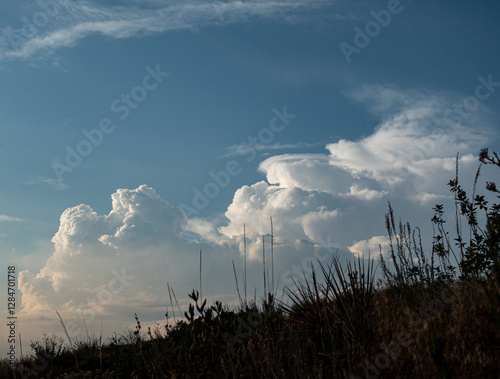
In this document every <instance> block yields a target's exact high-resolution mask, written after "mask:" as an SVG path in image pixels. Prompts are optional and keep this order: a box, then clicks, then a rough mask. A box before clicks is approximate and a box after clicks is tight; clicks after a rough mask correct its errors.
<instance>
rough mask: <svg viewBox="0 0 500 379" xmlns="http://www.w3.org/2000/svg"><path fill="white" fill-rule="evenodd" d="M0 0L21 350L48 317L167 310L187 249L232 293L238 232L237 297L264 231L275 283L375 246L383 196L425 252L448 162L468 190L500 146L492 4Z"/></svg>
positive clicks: (9, 250)
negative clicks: (414, 229) (417, 234)
mask: <svg viewBox="0 0 500 379" xmlns="http://www.w3.org/2000/svg"><path fill="white" fill-rule="evenodd" d="M1 7H2V12H0V83H1V86H0V159H1V162H2V166H1V170H0V251H1V256H0V263H1V267H2V275H1V280H2V283H5V286H4V284H2V288H7V270H8V267H9V266H15V275H16V276H17V280H18V283H17V286H18V287H17V292H16V295H15V296H16V309H15V313H16V317H17V319H16V333H21V334H22V339H23V341H25V342H24V344H25V346H26V345H27V344H28V343H27V342H26V341H29V340H33V341H35V340H40V339H41V336H42V333H47V334H52V333H54V334H58V335H61V336H64V334H63V331H62V330H61V325H60V323H59V319H58V317H57V314H56V312H55V311H56V310H57V311H58V312H59V313H60V314H61V317H62V318H63V319H64V321H65V322H66V324H67V326H68V329H69V331H70V334H71V337H73V338H74V339H75V340H77V339H83V338H84V337H85V336H86V333H85V326H86V327H87V328H88V330H89V331H92V332H94V333H96V334H97V335H99V334H100V333H101V329H102V333H103V335H104V336H109V335H111V334H112V333H113V332H117V333H119V334H120V333H122V332H124V331H125V330H126V329H127V328H130V329H133V328H134V325H135V320H134V313H137V315H138V316H139V318H140V320H141V322H142V323H143V324H149V325H153V324H155V323H162V322H164V321H165V310H166V309H167V308H168V309H169V314H170V317H171V318H172V317H173V316H174V313H173V312H172V309H171V308H170V299H169V292H168V288H169V287H171V288H173V290H174V291H175V294H176V297H177V299H178V300H179V305H180V308H181V309H182V311H184V310H185V309H187V305H188V303H189V299H188V298H187V294H188V293H189V292H191V290H192V289H199V287H200V283H199V267H200V250H202V251H203V255H202V292H203V296H204V297H207V298H208V299H209V303H210V301H214V300H221V301H224V302H226V303H228V304H237V303H238V293H237V288H236V287H237V285H236V283H235V278H234V273H233V262H234V265H235V268H236V273H237V275H238V278H239V280H238V281H239V289H240V292H241V293H242V294H243V287H242V277H243V261H244V260H243V254H244V238H243V234H244V229H245V232H246V245H247V254H248V266H247V277H248V284H247V286H248V296H249V297H250V296H254V294H257V296H261V295H262V294H263V292H264V289H263V283H262V282H263V280H262V276H263V275H262V271H263V268H262V265H263V263H262V250H263V249H262V236H263V235H264V246H265V251H266V265H267V266H266V267H267V270H268V271H269V275H268V278H272V277H273V275H272V272H271V271H270V267H271V264H274V287H275V290H276V292H277V293H280V291H282V289H283V287H284V286H289V287H290V286H293V279H298V278H300V277H302V276H303V274H304V272H306V271H307V270H308V268H309V267H310V265H311V262H312V261H320V262H323V263H328V262H329V261H331V257H332V256H333V255H337V256H339V257H340V258H341V260H342V261H343V262H346V261H349V260H352V259H354V258H356V257H366V258H367V259H376V258H377V255H378V254H379V245H381V246H382V247H383V251H385V250H384V249H386V246H387V237H386V231H385V225H384V215H385V214H386V213H387V211H388V202H390V203H391V204H392V206H393V208H394V210H395V213H396V215H397V217H398V218H401V220H403V221H410V223H411V224H412V225H413V226H418V227H420V228H421V230H422V234H423V236H424V240H425V241H426V243H427V245H426V248H427V250H429V248H430V241H431V239H432V225H431V223H430V219H431V217H432V215H433V211H432V208H433V207H434V206H435V204H444V205H445V211H448V212H449V214H453V212H454V208H453V199H452V197H451V196H450V195H451V194H450V192H449V188H448V186H447V183H448V181H449V180H450V179H453V178H454V177H455V168H456V157H457V154H459V168H460V171H459V172H460V174H459V175H460V179H461V180H462V182H463V184H464V186H465V187H466V188H470V184H471V183H472V182H473V178H474V174H475V172H476V170H477V168H478V164H479V162H478V159H477V157H478V154H479V152H480V150H481V148H485V147H487V148H489V149H490V150H491V151H495V150H496V151H500V149H499V139H498V132H499V130H500V128H499V120H500V119H499V107H498V104H499V102H500V52H499V50H498V48H497V46H498V41H499V37H500V27H499V26H498V20H497V17H496V16H497V15H498V14H499V11H500V5H499V4H498V2H495V1H482V2H480V3H477V2H476V3H473V2H469V1H440V2H432V1H425V0H422V1H419V0H401V1H397V0H390V1H371V2H365V1H344V0H337V1H335V0H330V1H322V0H318V1H315V0H311V1H302V0H282V1H259V0H254V1H231V0H227V1H194V0H186V1H173V0H172V1H160V0H149V1H136V0H123V1H101V2H97V1H69V0H44V1H25V0H18V1H9V2H5V4H2V5H1ZM495 175H496V176H497V177H498V173H497V172H495V171H494V170H491V169H489V168H488V167H485V168H484V169H483V171H482V176H481V178H480V181H479V187H480V188H484V181H486V180H489V181H492V180H494V178H495ZM484 192H485V191H484ZM271 218H272V222H273V236H274V246H273V247H274V251H273V252H274V256H273V257H274V262H271V257H270V250H271ZM448 225H452V220H451V219H450V222H449V224H448ZM368 253H370V258H368ZM271 280H272V279H270V281H271ZM1 300H2V304H3V305H2V307H3V311H2V313H3V314H4V315H5V316H4V317H5V320H7V306H6V304H7V298H6V291H2V297H1ZM176 308H177V307H176ZM176 317H177V318H179V317H180V314H179V312H178V311H177V312H176ZM83 320H85V323H84V322H83ZM8 333H9V331H8V330H7V328H5V327H4V328H2V330H1V331H0V338H1V340H2V343H1V344H0V345H1V346H2V347H1V349H2V350H0V354H5V353H7V349H8V347H9V346H8V345H9V344H8V343H7V342H6V341H7V334H8ZM18 354H19V353H18Z"/></svg>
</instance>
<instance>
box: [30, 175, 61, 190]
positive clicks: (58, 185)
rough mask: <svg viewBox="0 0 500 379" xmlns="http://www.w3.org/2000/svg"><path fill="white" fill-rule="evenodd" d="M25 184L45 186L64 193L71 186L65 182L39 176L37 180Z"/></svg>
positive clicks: (33, 179)
mask: <svg viewBox="0 0 500 379" xmlns="http://www.w3.org/2000/svg"><path fill="white" fill-rule="evenodd" d="M25 184H45V185H47V186H49V187H51V188H53V189H55V190H58V191H62V190H65V189H68V188H69V186H68V185H66V184H64V183H63V182H61V181H59V180H56V179H53V178H47V177H45V176H37V177H35V178H32V179H30V180H28V181H26V183H25Z"/></svg>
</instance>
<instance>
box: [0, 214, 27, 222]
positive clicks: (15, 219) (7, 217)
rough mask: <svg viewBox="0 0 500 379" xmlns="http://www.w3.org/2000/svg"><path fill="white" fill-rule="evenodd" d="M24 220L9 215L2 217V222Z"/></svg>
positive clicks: (0, 216) (0, 220)
mask: <svg viewBox="0 0 500 379" xmlns="http://www.w3.org/2000/svg"><path fill="white" fill-rule="evenodd" d="M23 221H24V220H23V219H22V218H19V217H11V216H7V215H0V222H23Z"/></svg>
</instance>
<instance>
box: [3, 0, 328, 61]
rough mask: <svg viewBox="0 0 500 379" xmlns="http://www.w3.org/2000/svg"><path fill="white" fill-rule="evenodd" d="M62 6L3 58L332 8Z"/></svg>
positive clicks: (9, 32)
mask: <svg viewBox="0 0 500 379" xmlns="http://www.w3.org/2000/svg"><path fill="white" fill-rule="evenodd" d="M61 5H62V6H63V7H64V11H63V14H60V15H59V14H58V15H57V17H56V18H57V19H52V20H50V22H49V23H48V25H47V26H45V27H41V28H40V31H41V32H42V34H41V35H38V33H37V35H36V36H33V38H30V39H27V40H26V38H25V42H24V43H21V44H20V46H19V47H18V48H17V49H15V48H14V49H12V48H10V49H9V48H8V47H6V46H8V44H5V43H4V44H3V45H4V47H3V49H2V50H0V60H15V59H28V58H31V57H37V56H42V57H43V56H47V55H50V54H53V53H54V52H56V51H57V50H58V49H60V48H69V47H74V46H76V45H77V44H78V43H79V42H80V41H81V40H83V39H84V38H86V37H88V36H90V35H102V36H106V37H110V38H116V39H123V38H131V37H134V36H144V35H150V34H157V33H163V32H167V31H173V30H190V29H191V30H197V29H199V28H201V27H206V26H211V25H219V26H222V25H227V24H233V23H239V22H242V23H244V22H248V21H250V20H256V19H257V20H273V21H281V22H286V23H300V22H301V21H300V20H301V17H300V15H297V14H293V17H290V15H291V14H292V13H294V12H297V11H299V10H305V11H308V10H311V11H312V10H316V9H319V8H323V7H325V6H327V5H330V6H331V2H330V3H327V2H323V1H312V2H307V1H271V2H253V1H252V2H242V1H232V2H227V3H223V2H213V3H208V4H207V3H187V4H186V3H184V4H176V5H171V6H168V7H164V8H159V9H138V8H136V7H131V8H127V7H112V8H105V7H99V6H95V5H91V4H88V3H83V4H82V3H78V4H76V3H70V2H61ZM304 17H306V16H305V15H304ZM50 26H52V29H50ZM37 31H38V30H37ZM14 34H16V35H17V36H21V37H22V35H21V32H20V31H19V30H13V29H12V28H10V27H9V28H4V29H3V31H2V33H1V35H2V36H3V38H4V40H10V39H11V37H12V36H13V35H14ZM12 47H13V46H12Z"/></svg>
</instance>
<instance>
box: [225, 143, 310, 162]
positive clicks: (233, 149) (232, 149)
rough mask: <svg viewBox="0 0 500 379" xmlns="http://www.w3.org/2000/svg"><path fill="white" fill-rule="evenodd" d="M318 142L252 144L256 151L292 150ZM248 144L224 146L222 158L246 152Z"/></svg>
mask: <svg viewBox="0 0 500 379" xmlns="http://www.w3.org/2000/svg"><path fill="white" fill-rule="evenodd" d="M318 145H319V143H305V142H297V143H275V144H272V145H265V144H261V143H257V144H255V145H252V146H253V147H254V148H255V150H257V151H269V150H293V149H303V148H308V147H314V146H318ZM248 146H249V145H248V144H242V145H231V146H229V147H227V148H226V152H225V154H224V158H227V157H232V156H240V155H246V154H248Z"/></svg>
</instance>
